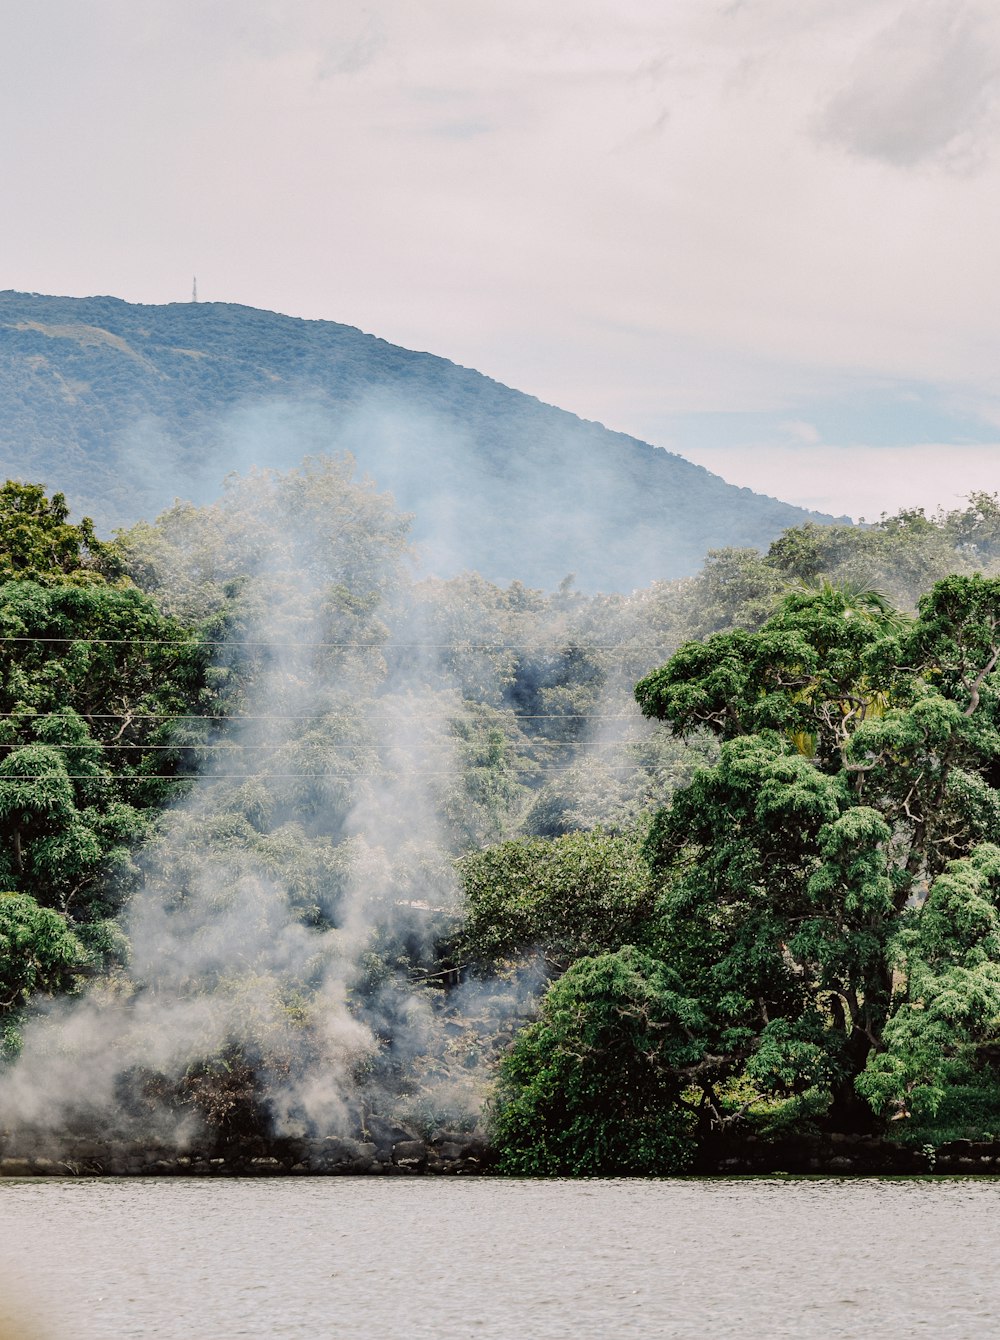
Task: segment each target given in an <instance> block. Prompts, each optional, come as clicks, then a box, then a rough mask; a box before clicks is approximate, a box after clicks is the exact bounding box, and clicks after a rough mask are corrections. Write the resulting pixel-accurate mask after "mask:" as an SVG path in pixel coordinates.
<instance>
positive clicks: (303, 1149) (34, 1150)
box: [0, 1131, 491, 1177]
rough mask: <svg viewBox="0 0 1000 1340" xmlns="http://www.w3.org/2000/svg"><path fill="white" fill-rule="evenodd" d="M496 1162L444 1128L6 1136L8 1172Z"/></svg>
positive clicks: (352, 1172) (463, 1169)
mask: <svg viewBox="0 0 1000 1340" xmlns="http://www.w3.org/2000/svg"><path fill="white" fill-rule="evenodd" d="M490 1166H491V1158H490V1151H489V1149H488V1148H487V1146H486V1144H485V1142H484V1141H483V1139H482V1138H481V1137H479V1136H475V1135H470V1134H468V1133H466V1132H463V1131H437V1132H435V1133H434V1134H433V1135H432V1136H431V1138H430V1139H429V1140H419V1139H413V1138H406V1139H392V1138H390V1139H381V1140H379V1141H377V1142H376V1140H374V1139H372V1140H348V1139H326V1140H280V1141H278V1140H271V1141H267V1142H264V1141H255V1140H246V1141H241V1142H240V1143H239V1144H236V1145H230V1146H228V1147H227V1146H217V1147H213V1148H208V1147H206V1148H204V1149H199V1148H197V1147H192V1148H189V1149H184V1150H178V1149H176V1148H173V1147H166V1146H156V1145H154V1144H149V1143H145V1142H144V1143H143V1144H141V1145H140V1144H137V1143H136V1144H133V1143H127V1142H121V1141H103V1140H98V1139H93V1138H86V1139H84V1138H72V1137H62V1138H60V1140H59V1142H58V1144H54V1143H53V1142H52V1141H51V1139H50V1140H38V1141H34V1140H32V1141H30V1142H29V1141H25V1140H24V1139H23V1138H21V1139H12V1138H9V1137H8V1138H6V1139H5V1138H4V1137H2V1136H0V1177H282V1176H372V1175H374V1176H397V1177H399V1176H405V1175H407V1174H409V1175H413V1174H441V1175H447V1174H451V1175H458V1174H463V1175H469V1174H475V1173H481V1172H485V1171H486V1170H487V1169H488V1168H489V1167H490Z"/></svg>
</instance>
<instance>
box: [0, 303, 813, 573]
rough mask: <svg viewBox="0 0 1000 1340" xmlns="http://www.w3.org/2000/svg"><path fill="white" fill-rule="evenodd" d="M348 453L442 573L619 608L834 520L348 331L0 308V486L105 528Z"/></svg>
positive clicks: (201, 317)
mask: <svg viewBox="0 0 1000 1340" xmlns="http://www.w3.org/2000/svg"><path fill="white" fill-rule="evenodd" d="M342 450H349V451H351V452H353V453H354V455H355V456H356V458H357V461H358V464H359V468H360V469H361V470H362V471H363V472H366V473H368V474H370V475H371V476H372V477H373V478H374V479H375V480H376V482H377V483H378V484H379V486H380V487H382V488H386V489H390V490H391V491H392V492H393V493H394V494H395V496H396V499H397V502H398V503H399V505H400V506H401V507H403V508H404V509H406V510H407V511H412V512H413V513H414V514H415V519H414V538H415V540H416V541H417V543H418V544H419V545H420V547H421V551H422V554H423V564H424V570H426V571H428V572H434V573H438V574H441V575H448V574H449V573H452V572H454V571H456V570H458V569H461V568H474V569H477V570H479V571H480V572H482V573H483V574H484V575H486V576H489V577H491V578H493V579H495V580H498V581H508V580H510V579H512V578H515V577H517V578H520V579H521V580H523V581H526V582H528V583H529V584H534V585H542V586H549V587H551V586H553V585H554V584H555V583H557V582H558V581H560V580H561V579H562V578H563V577H564V576H566V574H567V573H569V572H574V573H575V574H576V577H577V581H578V583H579V585H580V586H582V587H584V588H589V589H598V588H600V589H606V590H609V589H619V590H621V589H629V588H631V587H634V586H638V585H645V584H646V583H648V582H649V581H651V580H653V579H655V578H663V577H677V576H683V575H686V574H688V573H692V572H694V571H696V570H697V568H698V567H699V566H700V563H701V560H702V558H703V556H704V554H705V552H706V550H708V549H709V548H712V547H716V546H720V545H726V544H734V545H755V546H760V547H763V546H766V545H767V544H768V542H769V541H770V540H771V539H772V538H773V537H774V536H776V535H777V534H778V533H779V532H780V531H781V530H782V529H784V528H785V527H787V526H790V525H795V524H797V523H799V522H801V521H803V520H804V519H805V518H806V517H807V516H812V517H813V519H817V520H830V519H831V518H828V517H822V518H821V517H816V515H815V514H812V513H805V512H803V511H802V510H801V509H799V508H796V507H792V506H790V505H788V504H786V503H782V502H778V501H776V500H775V499H772V498H765V497H762V496H760V495H759V494H755V493H752V492H750V491H749V490H748V489H738V488H734V487H733V486H731V485H729V484H726V483H725V482H724V481H723V480H721V479H719V478H718V477H717V476H715V475H712V474H710V473H709V472H708V471H707V470H705V469H703V468H702V467H700V466H695V465H692V464H691V463H690V462H688V461H685V460H684V459H683V458H681V457H680V456H676V455H673V454H671V453H669V452H666V451H663V450H661V449H659V448H656V447H652V446H649V445H648V444H647V443H644V442H640V441H638V440H637V439H635V438H632V437H628V436H626V435H624V434H622V433H615V432H611V431H609V430H608V429H606V428H604V427H602V426H601V425H600V424H597V423H591V422H587V421H585V420H582V419H579V418H577V417H576V416H575V415H573V414H569V413H567V412H566V411H564V410H560V409H556V408H554V407H552V406H550V405H545V404H543V403H542V402H540V401H538V400H536V399H534V398H533V397H531V396H527V395H524V394H522V393H521V392H518V391H514V390H511V389H510V388H509V387H506V386H503V385H501V384H500V383H499V382H495V381H492V380H491V379H490V378H489V377H485V376H483V375H482V374H481V373H478V372H475V371H472V370H471V369H468V368H463V367H459V366H457V365H456V364H454V363H450V362H448V360H447V359H444V358H438V357H435V356H433V355H431V354H425V353H415V352H412V351H411V350H407V349H401V348H399V347H398V346H395V345H392V344H388V343H386V341H384V340H380V339H377V338H376V337H374V336H372V335H366V334H363V333H362V332H361V331H359V330H356V329H355V328H354V327H351V326H344V325H338V324H337V323H335V322H331V321H302V320H298V319H296V318H293V317H286V316H281V315H278V314H276V313H273V312H264V311H258V310H257V309H255V308H250V307H242V306H237V305H234V304H229V303H173V304H169V305H166V306H139V305H134V304H130V303H125V302H122V301H120V300H119V299H116V298H56V297H44V296H39V295H36V294H21V293H13V292H5V293H0V472H2V473H0V477H6V476H11V475H12V476H15V477H18V478H22V479H31V480H39V481H44V482H45V483H47V484H48V485H49V487H50V488H59V489H62V490H63V491H64V492H65V493H66V494H67V496H68V497H69V499H70V502H71V503H72V505H73V506H74V508H77V509H79V510H81V511H83V512H86V513H89V514H90V515H92V516H93V517H94V519H95V520H96V521H97V522H98V523H99V525H100V526H101V527H103V528H108V527H110V526H115V525H126V524H129V523H130V522H132V521H134V520H136V519H137V518H138V517H140V516H151V515H153V514H155V513H156V512H157V511H159V510H160V509H162V508H163V507H164V506H166V505H168V504H169V503H170V502H171V501H172V500H173V498H174V497H175V496H180V497H185V498H191V499H192V500H194V501H196V502H202V501H207V500H208V499H210V498H212V497H213V496H215V495H216V494H217V493H218V490H219V487H220V484H221V481H222V480H223V478H224V476H225V475H226V474H227V473H228V472H230V471H231V470H246V469H248V468H250V467H251V466H255V465H256V466H259V467H266V466H287V465H291V464H293V463H295V462H297V461H298V460H300V459H301V458H302V456H303V455H305V454H307V453H310V452H318V451H342Z"/></svg>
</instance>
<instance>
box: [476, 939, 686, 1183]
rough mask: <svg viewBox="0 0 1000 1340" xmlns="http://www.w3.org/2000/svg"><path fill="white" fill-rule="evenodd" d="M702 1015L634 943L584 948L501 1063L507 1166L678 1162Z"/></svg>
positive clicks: (495, 1129) (599, 1168) (579, 1170)
mask: <svg viewBox="0 0 1000 1340" xmlns="http://www.w3.org/2000/svg"><path fill="white" fill-rule="evenodd" d="M704 1024H705V1020H704V1016H703V1013H702V1010H701V1007H700V1005H699V1004H698V1002H696V1001H693V1000H691V999H689V998H688V997H686V996H684V995H683V994H681V992H680V990H679V988H678V979H677V976H676V974H675V973H673V972H672V971H671V969H670V968H668V967H667V966H666V965H665V964H663V963H662V962H659V961H657V960H656V959H654V958H652V957H650V956H649V955H647V954H643V953H642V952H641V951H640V950H638V949H635V948H633V947H631V946H627V947H624V948H622V949H620V950H619V951H617V952H616V953H614V954H602V955H600V956H598V957H596V958H581V959H578V960H577V961H576V962H575V963H574V964H573V965H572V966H571V967H570V968H569V970H568V971H567V972H566V974H565V976H563V977H561V978H560V979H559V981H558V982H556V983H555V984H554V985H553V987H552V988H551V989H550V991H549V992H548V994H547V996H546V997H545V1000H544V1002H543V1003H542V1008H541V1017H540V1018H539V1020H538V1021H537V1022H536V1023H534V1024H529V1025H528V1027H527V1028H526V1029H524V1030H523V1032H522V1033H521V1034H520V1035H519V1037H518V1039H517V1041H516V1042H515V1044H514V1047H513V1049H512V1050H511V1052H510V1053H509V1055H508V1056H507V1057H506V1058H505V1059H504V1060H503V1062H502V1063H501V1066H500V1080H499V1085H498V1088H497V1093H496V1097H495V1107H494V1113H493V1120H492V1133H493V1140H494V1142H495V1144H496V1147H497V1149H498V1151H499V1154H500V1167H501V1170H502V1171H504V1172H507V1173H513V1174H517V1175H521V1176H553V1177H555V1176H576V1177H581V1176H582V1177H602V1176H603V1177H607V1176H616V1175H629V1174H632V1175H640V1176H641V1175H663V1174H666V1173H674V1172H681V1171H683V1170H684V1169H685V1167H687V1166H688V1163H689V1160H690V1157H691V1154H692V1150H693V1139H692V1135H693V1127H694V1120H693V1116H692V1114H691V1112H689V1111H688V1110H686V1109H685V1108H684V1107H683V1106H681V1105H680V1102H679V1100H680V1098H681V1094H682V1092H683V1090H684V1089H685V1087H686V1086H687V1085H688V1083H689V1082H690V1075H691V1074H692V1073H696V1072H697V1071H698V1070H699V1067H700V1063H701V1060H702V1052H703V1041H702V1037H701V1033H702V1030H703V1028H704Z"/></svg>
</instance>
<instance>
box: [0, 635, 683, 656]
mask: <svg viewBox="0 0 1000 1340" xmlns="http://www.w3.org/2000/svg"><path fill="white" fill-rule="evenodd" d="M27 642H30V643H41V644H43V645H50V644H58V645H60V646H67V645H75V644H85V645H87V644H89V645H93V646H99V647H174V648H176V649H177V650H178V651H188V650H190V649H191V648H192V647H231V648H233V649H234V650H235V649H242V648H246V647H281V648H283V649H286V650H287V649H289V648H296V649H297V648H302V649H304V650H306V651H330V650H333V651H365V650H367V651H456V652H460V653H465V652H471V651H527V652H573V651H628V650H630V648H629V646H628V645H627V644H624V643H621V642H577V641H575V640H574V639H572V638H570V639H567V640H565V641H562V642H552V643H547V644H546V643H532V642H472V643H464V642H293V641H274V640H263V639H262V640H242V641H238V642H237V641H233V640H231V639H229V638H187V639H181V638H155V637H30V636H28V635H26V634H19V635H17V636H8V637H3V636H0V643H27ZM663 654H664V655H669V654H670V653H669V651H664V652H663Z"/></svg>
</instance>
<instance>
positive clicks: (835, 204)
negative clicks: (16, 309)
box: [0, 0, 1000, 517]
mask: <svg viewBox="0 0 1000 1340" xmlns="http://www.w3.org/2000/svg"><path fill="white" fill-rule="evenodd" d="M0 109H2V117H3V121H2V124H3V127H4V130H3V135H2V137H0V190H2V196H0V200H2V208H0V242H2V246H0V255H2V257H3V265H4V273H3V275H2V276H0V287H2V288H14V289H22V290H32V291H37V292H44V293H65V294H75V295H86V294H92V293H110V294H114V295H116V296H118V297H122V298H126V299H129V300H130V301H135V302H153V303H160V302H171V301H183V300H186V299H187V298H189V296H190V292H191V280H192V276H193V275H194V274H197V277H198V287H199V294H200V296H201V297H202V298H203V299H208V300H219V301H232V302H241V303H247V304H250V305H252V306H255V307H266V308H272V309H274V310H277V311H281V312H287V313H290V314H292V315H296V316H304V317H321V318H325V319H329V320H335V321H344V322H348V323H349V324H352V325H356V326H360V327H361V328H362V329H364V330H367V331H371V332H373V333H375V334H377V335H380V336H382V337H384V338H385V339H388V340H392V341H394V342H396V343H399V344H403V345H406V346H408V347H410V348H418V349H427V350H430V351H432V352H434V353H438V354H442V355H444V356H446V357H449V358H452V359H454V360H455V361H457V362H459V363H463V364H466V365H469V366H473V367H476V368H478V369H479V370H480V371H482V372H486V373H488V374H489V375H491V376H493V377H496V378H498V379H499V380H500V381H503V382H506V383H508V384H509V385H512V386H515V387H518V388H519V389H521V390H524V391H529V392H531V393H532V394H534V395H537V396H539V397H541V398H542V399H544V400H547V401H551V402H553V403H555V404H558V405H561V406H562V407H564V408H566V409H570V410H573V411H574V412H576V413H578V414H582V415H584V416H585V417H588V418H596V419H599V420H601V421H602V422H603V423H606V424H607V425H608V426H609V427H613V428H619V429H623V430H625V431H627V432H631V433H635V434H636V435H637V436H639V437H643V438H645V439H646V440H648V441H651V442H654V443H657V444H659V445H661V446H666V447H669V448H670V449H671V450H674V451H677V452H680V453H681V454H682V455H685V456H687V457H689V458H690V459H693V460H697V461H699V462H701V463H703V464H705V465H707V466H709V468H711V469H715V470H717V471H718V472H719V473H721V474H723V475H724V476H725V477H726V478H727V479H730V480H732V481H733V482H734V483H739V484H746V485H749V486H751V487H753V488H757V489H759V490H761V491H765V492H768V493H772V494H775V495H777V496H780V497H783V498H786V499H788V500H789V501H793V502H799V503H803V504H806V505H808V506H812V507H817V508H822V509H824V510H832V511H835V512H837V513H840V512H847V513H849V514H851V515H854V516H857V515H860V514H863V515H865V516H868V517H873V516H877V515H878V514H879V512H881V511H883V510H889V511H891V510H895V509H896V508H898V507H900V506H904V505H905V506H912V505H924V506H928V507H931V506H933V505H934V504H936V503H939V502H940V503H944V504H945V505H948V506H951V505H954V504H955V503H956V502H957V501H958V500H959V498H960V497H961V496H962V495H963V494H964V493H966V492H968V491H969V490H970V489H974V488H990V489H998V488H1000V445H998V444H1000V381H998V371H1000V359H998V354H1000V300H998V295H1000V6H997V5H996V3H995V2H993V0H731V2H727V3H717V0H667V3H657V2H656V0H544V3H539V2H538V0H531V2H530V3H529V0H369V3H353V2H352V0H32V3H31V4H30V5H29V4H27V3H23V4H17V5H15V4H13V3H11V4H7V5H5V6H3V13H2V16H0Z"/></svg>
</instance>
